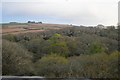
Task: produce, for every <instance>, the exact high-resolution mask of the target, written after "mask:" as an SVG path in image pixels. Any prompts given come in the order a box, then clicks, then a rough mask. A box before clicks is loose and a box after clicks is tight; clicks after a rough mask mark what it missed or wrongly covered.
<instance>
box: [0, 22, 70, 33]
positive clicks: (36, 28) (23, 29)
mask: <svg viewBox="0 0 120 80" xmlns="http://www.w3.org/2000/svg"><path fill="white" fill-rule="evenodd" d="M3 26H4V27H2V32H1V33H0V34H3V35H6V34H20V33H33V32H34V33H35V32H43V31H48V30H51V29H55V30H56V29H62V28H66V27H72V26H71V25H62V24H37V23H34V24H32V23H30V24H12V25H11V24H7V25H3Z"/></svg>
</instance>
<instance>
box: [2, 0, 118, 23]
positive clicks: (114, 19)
mask: <svg viewBox="0 0 120 80" xmlns="http://www.w3.org/2000/svg"><path fill="white" fill-rule="evenodd" d="M118 1H119V0H2V1H1V3H0V4H2V6H0V12H1V13H0V15H2V16H1V17H0V18H1V19H2V20H0V22H2V23H7V22H27V21H36V22H37V21H38V22H40V21H42V22H43V23H56V24H75V25H97V24H103V25H117V23H118Z"/></svg>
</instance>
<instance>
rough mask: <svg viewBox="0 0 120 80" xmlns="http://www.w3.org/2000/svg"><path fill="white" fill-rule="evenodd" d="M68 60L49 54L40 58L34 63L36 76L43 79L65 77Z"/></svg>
mask: <svg viewBox="0 0 120 80" xmlns="http://www.w3.org/2000/svg"><path fill="white" fill-rule="evenodd" d="M66 64H68V60H67V59H66V58H64V57H62V56H59V55H56V54H51V55H48V56H45V57H42V58H41V59H40V60H39V61H38V62H36V63H35V65H36V67H35V68H36V71H37V75H38V76H45V77H65V74H66V70H65V66H66Z"/></svg>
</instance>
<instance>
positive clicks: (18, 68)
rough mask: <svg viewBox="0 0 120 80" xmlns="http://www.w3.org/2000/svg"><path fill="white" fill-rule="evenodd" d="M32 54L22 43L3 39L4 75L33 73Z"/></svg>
mask: <svg viewBox="0 0 120 80" xmlns="http://www.w3.org/2000/svg"><path fill="white" fill-rule="evenodd" d="M31 60H32V56H31V54H30V53H29V52H28V51H27V50H25V49H23V48H22V47H21V46H20V45H18V44H16V43H13V42H9V41H7V40H3V48H2V63H3V65H2V71H3V75H31V74H33V72H32V71H33V67H32V66H33V65H32V62H31Z"/></svg>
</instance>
